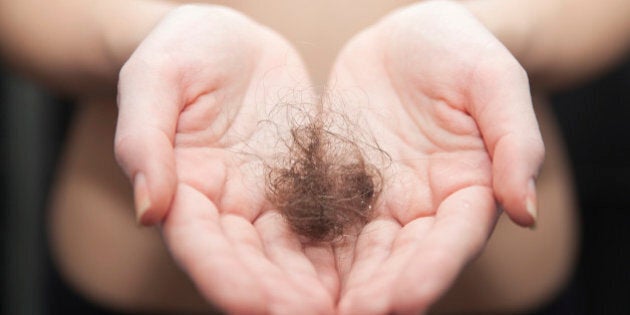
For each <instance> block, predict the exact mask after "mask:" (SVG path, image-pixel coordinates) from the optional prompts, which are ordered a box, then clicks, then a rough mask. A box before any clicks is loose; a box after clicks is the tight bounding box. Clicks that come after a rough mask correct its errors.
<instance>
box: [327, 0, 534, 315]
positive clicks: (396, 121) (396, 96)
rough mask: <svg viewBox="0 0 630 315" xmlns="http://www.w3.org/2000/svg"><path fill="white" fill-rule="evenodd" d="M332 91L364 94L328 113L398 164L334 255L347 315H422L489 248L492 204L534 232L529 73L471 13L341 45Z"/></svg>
mask: <svg viewBox="0 0 630 315" xmlns="http://www.w3.org/2000/svg"><path fill="white" fill-rule="evenodd" d="M331 82H332V83H331V85H332V86H333V87H334V88H335V90H336V91H339V92H340V93H347V91H357V90H358V91H361V92H360V93H354V95H361V93H363V94H364V96H362V97H361V96H359V97H356V99H355V100H354V101H348V102H345V103H343V104H341V105H340V104H339V103H338V102H330V103H328V105H327V106H328V108H329V109H331V110H333V111H338V112H339V111H340V112H345V113H349V116H352V117H361V118H360V119H358V121H360V122H361V124H362V126H363V129H365V130H369V132H370V134H372V135H373V138H374V139H375V141H376V142H377V143H378V145H379V147H380V148H382V149H383V150H384V151H386V152H387V153H388V154H389V156H390V157H391V164H389V165H385V167H384V168H383V169H384V189H383V192H382V194H381V196H380V198H379V201H378V202H377V204H376V212H377V214H376V217H375V219H373V220H372V221H371V222H369V223H368V224H367V225H366V226H365V227H364V229H363V230H362V231H361V233H360V234H359V235H358V237H357V238H356V239H355V240H354V241H352V242H351V243H352V244H351V245H350V246H344V247H343V248H337V249H336V253H337V259H338V260H339V261H340V263H339V264H338V265H339V272H340V275H341V279H342V280H341V281H342V287H341V298H340V302H339V312H340V313H341V314H387V313H392V312H393V313H418V312H423V311H426V310H427V308H428V307H429V306H430V305H431V304H432V303H434V302H435V301H436V300H437V299H438V298H439V297H440V296H441V295H442V294H443V293H444V292H445V291H446V290H447V288H448V287H449V286H450V284H451V283H452V282H453V281H454V279H455V278H456V276H457V275H458V273H459V272H460V271H461V270H462V268H463V267H464V266H465V265H466V264H467V263H468V262H469V261H470V260H471V259H473V258H474V257H475V256H476V255H478V253H479V252H480V251H481V249H482V248H483V246H484V245H485V243H486V241H487V239H488V237H489V236H490V234H491V232H492V229H493V227H494V225H495V223H496V219H497V216H498V214H499V212H498V211H497V209H496V205H495V200H497V201H498V202H499V203H500V204H501V205H502V206H503V208H504V209H505V211H506V212H507V214H508V215H509V216H510V217H511V218H512V220H514V221H515V222H516V223H518V224H520V225H525V226H528V225H532V224H534V223H535V217H536V214H535V213H536V212H535V211H536V208H535V205H536V194H535V187H534V179H535V177H536V174H537V171H538V168H539V167H540V165H541V163H542V159H543V155H544V148H543V143H542V140H541V136H540V133H539V130H538V126H537V122H536V119H535V116H534V112H533V108H532V104H531V98H530V93H529V87H528V80H527V76H526V74H525V72H524V70H523V69H522V68H521V67H520V65H519V63H518V62H517V61H516V60H515V59H514V58H513V57H512V56H511V55H510V53H509V52H508V51H507V49H506V48H505V47H503V46H502V45H501V44H500V43H499V42H498V40H496V39H495V38H494V37H493V36H492V35H491V34H490V33H489V32H488V31H487V30H485V29H484V27H483V26H482V25H481V24H480V23H479V22H478V21H476V20H475V19H474V18H473V16H472V15H471V14H469V13H468V12H467V11H466V10H465V9H463V8H462V7H460V6H459V5H457V4H455V3H451V2H437V1H436V2H427V3H422V4H417V5H413V6H410V7H407V8H404V9H401V10H399V11H396V12H394V13H392V14H390V15H389V16H387V17H385V18H384V19H383V20H382V21H380V22H379V23H378V24H376V25H375V26H373V27H371V28H369V29H367V30H365V31H364V32H362V33H360V34H359V35H357V36H356V37H355V38H354V39H353V40H352V41H351V42H350V43H349V44H348V45H347V46H346V47H345V49H344V50H343V51H342V53H341V54H340V56H339V58H338V60H337V63H336V66H335V68H334V70H333V72H332V76H331ZM344 91H345V92H344Z"/></svg>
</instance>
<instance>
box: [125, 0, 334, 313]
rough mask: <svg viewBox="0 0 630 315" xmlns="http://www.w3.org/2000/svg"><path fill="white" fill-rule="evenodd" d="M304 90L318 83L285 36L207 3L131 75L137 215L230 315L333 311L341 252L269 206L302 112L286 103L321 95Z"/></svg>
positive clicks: (155, 37)
mask: <svg viewBox="0 0 630 315" xmlns="http://www.w3.org/2000/svg"><path fill="white" fill-rule="evenodd" d="M295 86H298V87H305V88H306V87H308V86H310V84H309V79H308V75H307V73H306V70H305V68H304V66H303V64H302V62H301V60H300V58H299V57H298V55H297V53H296V52H295V51H294V49H293V48H292V47H291V46H290V45H289V44H288V43H287V42H286V41H285V40H283V39H282V38H281V37H280V36H278V35H276V34H275V33H273V32H272V31H270V30H269V29H266V28H264V27H262V26H260V25H258V24H257V23H255V22H253V21H251V20H250V19H248V18H247V17H245V16H243V15H241V14H239V13H237V12H235V11H232V10H230V9H226V8H223V7H218V6H207V5H185V6H182V7H180V8H177V9H175V10H173V11H172V12H170V13H169V14H168V15H167V16H166V17H165V18H164V19H163V20H162V21H161V22H160V23H159V24H158V25H157V26H156V27H155V28H154V29H153V31H152V32H151V33H150V34H149V35H148V36H147V37H146V38H145V39H144V41H143V42H142V43H141V44H140V46H139V47H138V48H137V50H136V51H135V52H134V53H133V55H132V56H131V57H130V58H129V60H128V61H127V62H126V64H125V65H124V67H123V69H122V70H121V73H120V79H119V90H118V103H119V117H118V125H117V130H116V142H115V146H116V147H115V149H116V157H117V159H118V162H119V164H120V165H121V166H122V168H123V169H124V170H125V172H126V174H127V175H128V176H129V178H130V179H131V180H132V182H133V185H134V194H135V203H136V210H137V215H138V220H139V221H140V222H141V223H142V224H145V225H152V224H157V223H162V228H163V234H164V238H165V241H166V243H167V245H168V247H169V249H170V251H171V253H172V255H173V256H174V258H175V259H176V260H177V261H178V263H179V264H180V266H181V267H182V268H183V269H184V270H185V271H186V272H187V273H188V275H189V276H190V277H191V278H192V280H193V281H194V282H195V284H196V285H197V287H198V289H199V290H200V292H201V293H202V294H203V295H204V296H205V297H206V298H207V299H208V300H210V301H211V302H212V303H214V304H216V305H217V306H219V307H220V308H222V309H224V310H226V311H228V312H229V313H247V314H259V313H274V314H297V313H301V314H306V313H313V314H318V313H332V312H333V311H334V304H335V301H334V299H335V298H334V297H335V296H336V295H337V293H336V292H337V290H338V280H337V279H338V277H337V274H336V269H335V264H334V258H333V254H332V249H331V248H330V247H313V246H303V245H302V244H301V243H300V242H299V240H298V239H297V238H296V237H295V236H294V234H293V233H291V232H290V230H289V229H288V227H287V226H286V223H285V222H284V220H283V219H282V218H281V216H280V215H279V214H278V213H277V212H275V211H273V210H270V207H269V206H268V205H267V204H266V202H265V189H264V164H263V162H262V161H263V160H264V159H265V157H268V156H271V155H272V154H274V146H275V145H276V143H275V142H274V140H273V139H277V133H278V132H283V130H285V129H286V128H285V127H287V126H289V122H288V121H287V119H289V117H290V116H291V115H289V114H288V113H287V111H288V110H291V108H292V106H279V107H278V104H282V103H287V104H305V103H307V102H308V101H309V98H310V96H309V95H310V94H308V92H304V91H306V90H307V89H304V90H300V89H299V88H298V89H288V87H295ZM261 122H263V123H261ZM270 133H272V134H271V136H270ZM273 133H275V134H273Z"/></svg>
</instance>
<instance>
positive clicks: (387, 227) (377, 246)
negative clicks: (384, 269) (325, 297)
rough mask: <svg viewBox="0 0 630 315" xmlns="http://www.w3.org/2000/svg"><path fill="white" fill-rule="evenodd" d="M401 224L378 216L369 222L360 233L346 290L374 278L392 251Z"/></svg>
mask: <svg viewBox="0 0 630 315" xmlns="http://www.w3.org/2000/svg"><path fill="white" fill-rule="evenodd" d="M400 228H401V226H400V224H398V222H396V221H395V220H393V219H391V218H377V219H375V220H373V221H371V222H370V223H368V224H367V225H366V226H365V227H364V228H363V230H362V231H361V234H360V235H359V237H358V239H357V242H356V246H355V248H354V262H353V263H352V266H351V267H350V272H349V273H348V274H346V275H342V276H344V278H345V279H344V291H347V290H351V289H352V288H353V287H361V286H363V285H365V284H366V283H368V282H369V281H370V280H373V278H372V277H373V275H374V273H375V272H376V271H377V270H378V268H380V267H381V264H382V263H383V261H385V259H387V257H389V255H390V253H391V251H392V245H393V243H394V239H395V238H396V235H398V232H399V231H400Z"/></svg>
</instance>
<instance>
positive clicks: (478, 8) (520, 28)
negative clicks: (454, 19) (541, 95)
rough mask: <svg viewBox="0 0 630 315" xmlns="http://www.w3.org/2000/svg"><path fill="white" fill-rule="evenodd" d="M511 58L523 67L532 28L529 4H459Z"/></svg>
mask: <svg viewBox="0 0 630 315" xmlns="http://www.w3.org/2000/svg"><path fill="white" fill-rule="evenodd" d="M460 3H461V4H462V5H463V6H464V7H465V8H466V9H467V10H468V11H469V12H470V13H472V14H473V15H474V16H475V17H476V18H477V19H478V20H479V21H480V22H481V23H482V24H483V25H484V26H485V27H486V28H487V29H488V30H489V31H490V32H491V33H492V34H493V35H494V36H495V37H496V38H497V39H498V40H499V41H501V43H503V45H504V46H505V47H506V48H507V49H508V50H509V51H510V52H511V53H512V55H513V56H514V57H516V59H517V60H518V61H519V62H520V63H521V64H522V65H523V67H526V63H527V59H528V55H529V52H530V49H531V44H532V39H533V37H532V34H533V33H534V31H533V29H534V25H533V23H532V20H533V19H531V18H530V17H529V15H530V14H531V13H532V12H531V6H532V5H531V4H529V5H528V4H527V3H524V1H496V0H470V1H462V2H460Z"/></svg>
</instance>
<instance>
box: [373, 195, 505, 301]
mask: <svg viewBox="0 0 630 315" xmlns="http://www.w3.org/2000/svg"><path fill="white" fill-rule="evenodd" d="M497 217H498V213H497V211H496V207H495V203H494V199H493V196H492V191H491V189H489V188H488V187H483V186H472V187H468V188H464V189H462V190H459V191H457V192H455V193H454V194H452V195H451V196H449V197H448V198H446V199H445V200H444V201H443V202H442V204H441V205H440V207H439V209H438V212H437V216H436V218H435V224H434V225H433V227H431V229H430V231H429V232H428V233H427V234H426V236H425V237H424V238H423V239H422V241H421V242H420V243H419V244H418V247H417V248H416V249H415V250H414V251H413V254H411V255H410V257H409V258H408V260H407V261H406V264H405V265H404V266H403V267H402V268H401V269H399V270H391V269H386V268H383V270H382V272H395V273H397V275H398V276H397V279H396V282H395V286H394V287H393V292H392V310H393V311H396V312H401V313H406V312H414V311H415V312H417V311H426V310H427V308H428V307H429V306H430V305H431V304H433V303H434V302H435V301H436V300H437V299H438V298H439V297H440V296H441V295H442V294H444V292H445V291H446V290H447V289H448V288H449V287H450V285H451V284H452V282H453V281H454V280H455V278H456V277H457V275H458V274H459V273H460V271H461V270H462V268H463V267H464V266H465V265H466V264H467V263H468V262H469V261H470V260H472V259H473V258H474V257H475V256H476V255H478V254H479V252H480V251H481V249H482V248H483V246H484V245H485V243H486V242H487V239H488V237H489V235H490V233H491V231H492V228H493V226H494V224H495V222H496V219H497ZM406 232H407V233H409V232H410V233H413V232H414V231H406ZM392 259H394V258H392Z"/></svg>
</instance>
